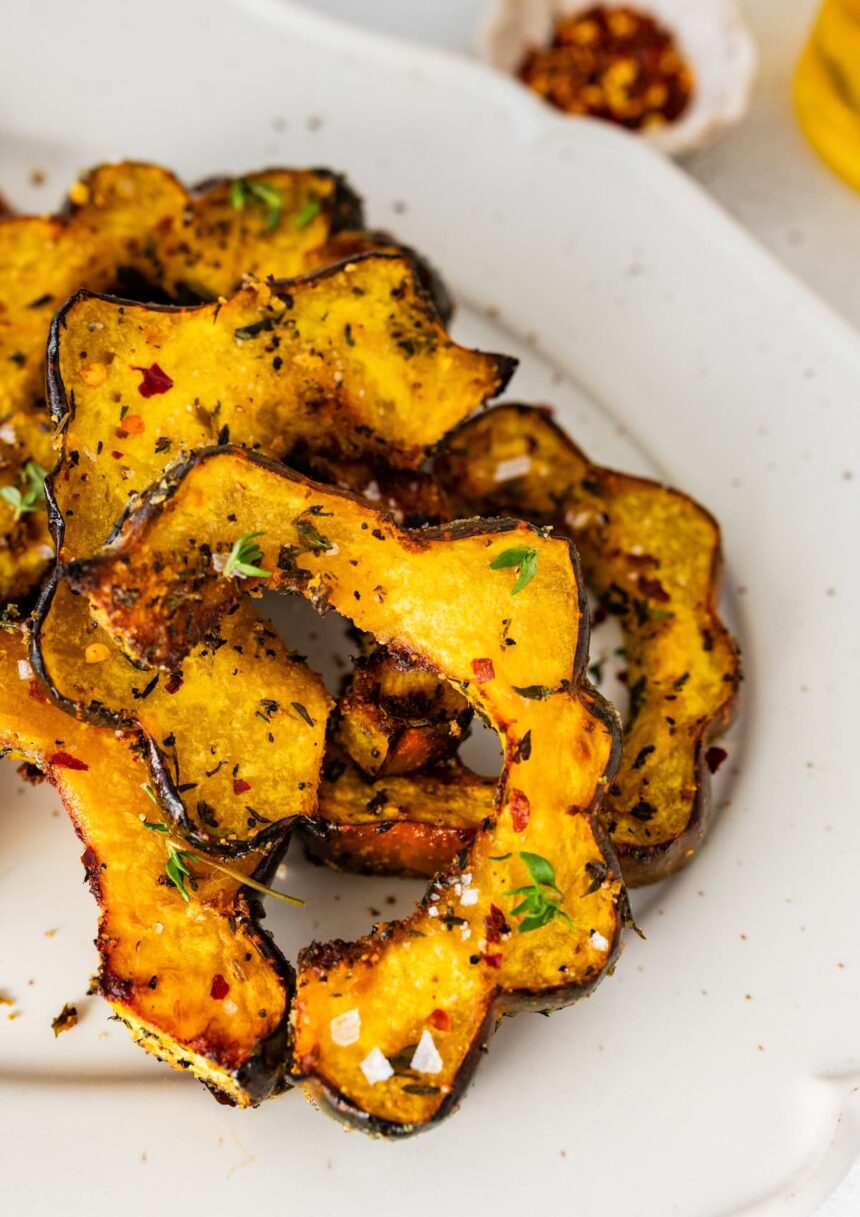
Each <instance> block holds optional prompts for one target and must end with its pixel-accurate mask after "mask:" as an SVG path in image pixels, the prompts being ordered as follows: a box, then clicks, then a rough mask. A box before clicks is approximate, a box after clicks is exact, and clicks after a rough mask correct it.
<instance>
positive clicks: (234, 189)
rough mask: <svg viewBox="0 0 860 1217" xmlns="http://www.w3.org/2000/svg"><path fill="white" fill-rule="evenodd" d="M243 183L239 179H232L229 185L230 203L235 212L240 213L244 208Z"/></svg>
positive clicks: (244, 191) (244, 189)
mask: <svg viewBox="0 0 860 1217" xmlns="http://www.w3.org/2000/svg"><path fill="white" fill-rule="evenodd" d="M245 194H246V188H245V182H244V180H243V179H242V178H240V177H234V178H233V181H232V182H231V183H230V202H231V203H232V205H233V209H234V210H235V211H241V210H242V208H243V207H244V206H245Z"/></svg>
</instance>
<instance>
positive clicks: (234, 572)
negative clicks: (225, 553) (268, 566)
mask: <svg viewBox="0 0 860 1217" xmlns="http://www.w3.org/2000/svg"><path fill="white" fill-rule="evenodd" d="M264 535H265V534H264V533H262V532H246V533H245V534H244V536H241V537H239V539H238V540H237V541H234V542H233V548H232V549H231V550H230V554H229V557H228V558H227V561H226V562H225V563H224V569H223V570H222V571H221V574H222V575H223V576H224V578H225V579H268V578H270V577H271V574H272V572H271V571H270V570H263V569H262V567H261V566H260V565H259V564H260V562H262V560H263V551H262V550H261V549H260V547H259V545H258V544H257V542H256V540H255V539H254V538H255V537H262V536H264Z"/></svg>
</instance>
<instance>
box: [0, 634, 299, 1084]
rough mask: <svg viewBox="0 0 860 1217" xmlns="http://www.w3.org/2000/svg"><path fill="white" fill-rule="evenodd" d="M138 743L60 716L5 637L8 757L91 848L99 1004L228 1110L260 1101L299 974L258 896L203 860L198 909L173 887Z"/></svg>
mask: <svg viewBox="0 0 860 1217" xmlns="http://www.w3.org/2000/svg"><path fill="white" fill-rule="evenodd" d="M132 744H133V739H131V738H130V737H129V738H124V737H122V736H119V735H117V734H116V733H114V732H113V731H105V730H100V729H98V728H96V727H90V726H88V725H86V724H85V723H79V722H76V721H75V720H74V719H73V718H70V717H69V716H68V715H67V714H64V713H63V712H62V710H59V709H58V708H57V707H56V706H54V705H52V704H51V703H50V701H49V700H48V699H47V698H46V696H45V694H44V693H43V692H42V690H41V687H40V685H39V682H38V680H36V679H35V677H34V675H33V672H32V670H31V668H30V665H29V663H28V662H27V647H26V642H25V639H24V637H23V635H22V634H21V633H20V632H19V631H11V630H0V751H2V750H6V751H9V752H10V753H11V754H12V755H13V756H14V757H17V758H19V759H21V760H24V761H26V762H28V763H29V764H32V765H35V766H37V767H38V768H39V769H40V770H42V771H43V772H44V773H45V774H47V776H48V778H49V779H50V781H51V782H52V783H53V784H54V786H56V787H57V790H58V791H59V793H60V796H61V798H62V800H63V803H64V804H65V806H66V810H67V811H68V813H69V816H70V818H71V820H72V823H73V824H74V827H75V830H76V832H77V834H78V836H79V837H80V839H81V841H82V843H83V846H84V853H83V859H82V861H83V863H84V866H85V868H86V872H87V877H88V879H89V884H90V889H91V891H92V893H93V895H94V896H95V898H96V901H97V902H98V905H99V908H100V910H101V916H100V920H99V932H98V938H97V939H96V946H97V947H98V951H99V957H100V970H99V987H100V990H101V992H102V994H103V995H104V997H106V998H107V1000H108V1001H109V1002H110V1004H111V1006H112V1007H113V1009H114V1011H115V1013H116V1014H117V1015H118V1016H119V1018H120V1019H121V1020H122V1022H124V1023H125V1025H126V1026H127V1027H128V1029H129V1030H130V1032H131V1034H132V1036H133V1038H134V1039H135V1040H136V1041H137V1042H138V1043H139V1044H140V1045H141V1046H142V1047H144V1048H145V1049H146V1051H147V1052H151V1053H153V1054H154V1055H155V1056H157V1057H159V1058H160V1059H162V1060H164V1061H167V1062H168V1064H170V1065H172V1066H173V1067H174V1068H176V1069H183V1070H187V1071H189V1072H190V1073H192V1074H193V1075H194V1076H195V1077H197V1078H199V1079H200V1080H201V1081H202V1082H205V1083H206V1085H207V1086H209V1087H210V1088H211V1089H213V1091H215V1092H216V1093H217V1094H219V1095H222V1096H224V1097H225V1098H227V1099H228V1100H230V1101H232V1102H235V1103H238V1104H240V1105H242V1106H245V1105H247V1104H249V1103H257V1102H259V1101H260V1100H261V1099H264V1098H267V1097H268V1096H269V1095H270V1094H272V1093H273V1092H274V1091H275V1090H277V1089H279V1088H281V1087H282V1086H283V1085H284V1082H285V1053H286V1042H287V1032H288V1020H287V1008H288V1003H289V999H290V994H291V991H292V973H291V970H290V968H289V966H288V965H287V964H286V962H285V961H284V960H283V959H282V957H281V956H280V954H279V953H278V951H277V950H276V949H275V947H274V946H273V944H272V942H271V940H270V939H269V937H268V935H266V934H265V933H264V932H263V931H262V930H260V929H259V927H258V925H257V921H258V920H259V918H260V916H261V910H260V908H259V906H258V904H257V902H256V901H255V900H253V899H249V896H250V893H249V891H248V889H247V888H245V889H243V888H242V887H241V884H240V883H239V882H238V881H237V880H235V879H232V878H230V877H228V876H225V875H224V874H223V873H222V872H219V871H215V870H213V869H211V868H210V867H209V866H207V864H206V858H205V855H200V861H199V862H190V863H189V864H188V866H189V869H190V870H191V871H192V872H193V875H194V877H195V878H194V882H195V883H196V889H195V890H193V891H192V892H191V893H190V896H191V898H190V900H189V901H188V902H186V901H184V900H183V899H182V897H181V895H180V893H179V891H178V890H177V888H176V887H174V886H172V885H171V884H170V882H169V880H168V878H167V874H166V870H165V866H166V862H167V851H166V847H165V839H164V836H163V835H162V834H161V833H158V832H155V831H148V830H147V828H146V827H145V825H144V823H143V822H142V821H144V820H149V821H152V820H153V818H154V819H155V820H156V821H157V819H158V815H157V810H156V808H155V807H154V805H153V803H152V801H151V800H150V798H149V797H148V796H147V794H146V791H145V789H144V788H145V786H146V783H147V771H146V766H145V765H144V764H143V762H142V761H141V759H140V757H139V755H138V754H137V752H136V751H135V750H134V749H133V748H132V747H131V745H132ZM276 862H277V856H276V855H275V854H274V853H272V854H270V855H269V856H268V857H265V856H264V855H262V854H254V855H249V856H248V857H246V858H243V859H242V860H241V862H237V863H236V864H235V865H236V869H237V871H238V872H240V873H245V874H251V873H253V874H255V875H256V877H257V878H258V879H261V880H263V881H265V879H266V877H267V875H268V874H269V873H270V871H271V870H272V869H273V867H274V865H275V863H276ZM189 882H190V880H189ZM186 890H187V889H186Z"/></svg>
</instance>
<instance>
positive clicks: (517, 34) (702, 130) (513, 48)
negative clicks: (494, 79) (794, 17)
mask: <svg viewBox="0 0 860 1217" xmlns="http://www.w3.org/2000/svg"><path fill="white" fill-rule="evenodd" d="M629 2H630V6H631V7H633V8H639V7H640V4H639V3H638V0H629ZM609 3H612V0H609ZM591 7H592V5H591V4H589V3H577V2H576V0H490V3H489V5H488V8H487V10H486V11H485V13H484V15H483V18H482V21H481V24H480V27H479V29H478V32H477V36H476V45H475V50H476V53H477V55H478V58H479V59H482V60H483V61H484V62H485V63H489V64H491V65H492V66H493V67H495V68H498V69H499V70H500V71H502V72H507V73H508V74H510V75H513V74H515V73H516V71H517V69H518V68H519V66H520V64H521V62H522V59H523V56H524V55H525V53H526V51H527V50H529V48H531V47H535V46H546V45H547V44H548V42H549V41H550V38H551V36H552V31H553V28H554V26H555V22H556V21H557V20H558V18H559V17H561V16H568V15H570V14H572V13H576V12H584V11H585V10H586V9H588V8H591ZM641 8H642V11H643V12H647V13H648V14H649V15H651V16H652V17H655V18H656V19H657V20H658V21H659V22H660V23H661V24H663V25H665V26H666V27H667V29H669V30H670V31H671V32H672V34H673V35H674V36H675V39H676V41H677V43H678V47H679V49H680V51H681V54H682V55H683V56H684V57H685V58H686V60H687V62H688V63H689V64H690V65H691V67H692V69H693V72H694V73H695V87H694V92H693V96H692V98H691V100H690V104H689V106H688V107H687V109H686V110H685V111H684V113H683V114H682V115H681V117H680V118H679V119H677V121H675V122H673V123H666V124H665V125H664V126H660V127H652V128H649V129H647V130H643V131H642V132H641V135H642V137H643V138H644V139H646V140H647V141H648V142H649V143H650V144H651V145H653V147H655V148H658V149H659V150H660V151H661V152H666V153H668V154H670V155H672V156H678V155H680V154H681V153H683V152H690V151H692V150H693V149H694V148H700V147H701V146H702V145H703V144H705V143H706V142H707V141H708V140H710V139H711V138H712V137H713V136H714V135H715V134H716V132H717V131H720V130H721V129H722V128H723V127H727V126H729V125H730V124H731V123H735V122H737V121H738V120H739V119H740V118H742V117H743V115H744V114H745V113H746V110H747V106H748V104H749V96H750V91H751V88H752V84H753V80H754V77H755V72H756V66H757V63H758V54H757V51H756V46H755V43H754V42H753V39H752V35H751V33H750V31H749V29H748V27H747V25H746V23H745V22H744V20H743V17H742V16H741V13H740V9H739V8H738V5H737V3H736V0H643V3H642V4H641Z"/></svg>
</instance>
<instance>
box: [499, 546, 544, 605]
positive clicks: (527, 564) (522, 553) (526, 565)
mask: <svg viewBox="0 0 860 1217" xmlns="http://www.w3.org/2000/svg"><path fill="white" fill-rule="evenodd" d="M537 560H538V554H537V550H536V549H533V548H532V547H531V545H512V546H511V548H510V549H503V550H502V552H501V553H500V554H496V556H495V558H494V559H493V560H492V562H491V563H490V570H506V569H507V568H508V567H511V566H516V567H518V568H519V570H518V573H517V577H516V581H515V582H514V586H513V587H512V588H511V595H512V596H516V595H517V593H518V592H521V591H522V590H523V588H524V587H527V586H528V584H529V583H531V581H532V579H534V577H535V572H536V571H537Z"/></svg>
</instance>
